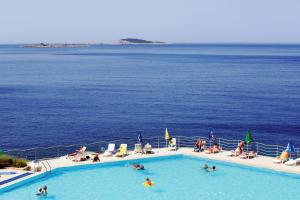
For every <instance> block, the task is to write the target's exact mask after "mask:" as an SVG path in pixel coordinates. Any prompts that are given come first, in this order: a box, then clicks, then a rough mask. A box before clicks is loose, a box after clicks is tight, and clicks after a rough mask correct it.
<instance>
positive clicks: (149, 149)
mask: <svg viewBox="0 0 300 200" xmlns="http://www.w3.org/2000/svg"><path fill="white" fill-rule="evenodd" d="M144 152H145V153H146V154H152V153H153V151H152V146H151V145H150V144H149V143H147V144H146V145H145V146H144Z"/></svg>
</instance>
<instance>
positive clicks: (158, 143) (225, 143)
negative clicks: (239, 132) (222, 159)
mask: <svg viewBox="0 0 300 200" xmlns="http://www.w3.org/2000/svg"><path fill="white" fill-rule="evenodd" d="M174 138H176V139H177V147H178V148H181V147H194V144H195V142H196V140H198V139H202V140H205V141H206V146H211V145H212V142H210V141H209V139H208V137H204V136H174ZM241 141H242V140H230V139H225V138H217V142H218V144H219V146H221V147H222V149H223V150H234V149H236V147H237V145H238V143H239V142H241ZM109 143H114V144H116V147H118V146H119V145H120V144H122V143H126V144H127V146H128V149H129V150H133V149H134V145H135V144H136V143H138V142H137V139H136V138H122V139H118V140H113V141H98V142H93V143H82V144H71V145H59V146H52V147H37V148H30V149H24V150H19V149H12V150H5V151H4V152H5V153H6V154H9V155H12V156H16V157H21V158H25V159H28V160H40V159H43V160H45V159H47V158H55V157H60V156H64V155H67V154H68V153H70V152H74V151H75V149H78V147H79V146H86V147H87V151H92V152H99V153H101V152H103V151H104V150H105V149H106V148H107V146H108V144H109ZM143 143H144V144H146V143H149V144H151V145H152V147H153V148H158V149H159V148H165V147H166V144H167V143H166V140H165V138H164V137H162V136H156V137H150V138H143ZM285 148H286V147H284V146H280V145H270V144H264V143H260V142H252V143H250V144H249V145H246V147H245V149H248V150H254V151H256V152H257V153H258V155H264V156H271V157H276V156H278V155H280V153H281V152H282V151H284V150H285ZM299 156H300V148H296V152H295V153H292V154H291V157H299ZM50 168H51V167H50Z"/></svg>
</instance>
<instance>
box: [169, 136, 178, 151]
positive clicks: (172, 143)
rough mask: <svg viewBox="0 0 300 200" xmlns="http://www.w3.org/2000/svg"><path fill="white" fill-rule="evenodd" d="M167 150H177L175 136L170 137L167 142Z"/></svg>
mask: <svg viewBox="0 0 300 200" xmlns="http://www.w3.org/2000/svg"><path fill="white" fill-rule="evenodd" d="M168 150H169V151H176V150H177V144H176V138H172V139H171V141H170V142H169V147H168Z"/></svg>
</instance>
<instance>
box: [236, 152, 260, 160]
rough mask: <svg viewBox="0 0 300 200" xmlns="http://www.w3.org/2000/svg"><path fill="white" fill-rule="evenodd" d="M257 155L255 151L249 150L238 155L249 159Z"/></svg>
mask: <svg viewBox="0 0 300 200" xmlns="http://www.w3.org/2000/svg"><path fill="white" fill-rule="evenodd" d="M256 156H257V153H256V152H253V151H250V152H244V153H242V154H241V155H240V156H239V157H240V158H242V159H251V158H255V157H256Z"/></svg>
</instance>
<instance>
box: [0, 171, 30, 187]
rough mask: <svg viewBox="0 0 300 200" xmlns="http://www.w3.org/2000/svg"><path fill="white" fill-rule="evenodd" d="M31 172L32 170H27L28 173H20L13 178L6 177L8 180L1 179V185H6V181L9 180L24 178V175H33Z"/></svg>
mask: <svg viewBox="0 0 300 200" xmlns="http://www.w3.org/2000/svg"><path fill="white" fill-rule="evenodd" d="M31 174H32V173H31V172H26V173H24V174H20V175H18V176H15V177H12V178H10V179H6V180H4V181H1V182H0V185H4V184H6V183H9V182H12V181H14V180H17V179H20V178H23V177H25V176H29V175H31Z"/></svg>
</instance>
